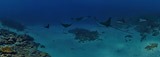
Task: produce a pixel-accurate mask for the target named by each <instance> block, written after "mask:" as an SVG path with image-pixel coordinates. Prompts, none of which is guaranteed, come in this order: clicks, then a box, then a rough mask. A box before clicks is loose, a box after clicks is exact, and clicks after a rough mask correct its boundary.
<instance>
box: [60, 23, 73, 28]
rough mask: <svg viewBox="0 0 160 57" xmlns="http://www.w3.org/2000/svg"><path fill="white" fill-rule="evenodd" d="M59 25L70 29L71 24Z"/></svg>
mask: <svg viewBox="0 0 160 57" xmlns="http://www.w3.org/2000/svg"><path fill="white" fill-rule="evenodd" d="M61 25H62V26H63V27H64V28H68V27H70V26H71V25H72V24H67V23H61Z"/></svg>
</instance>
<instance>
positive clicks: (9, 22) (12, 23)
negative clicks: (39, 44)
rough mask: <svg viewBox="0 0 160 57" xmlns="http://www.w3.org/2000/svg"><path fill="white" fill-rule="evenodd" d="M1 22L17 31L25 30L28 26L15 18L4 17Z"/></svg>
mask: <svg viewBox="0 0 160 57" xmlns="http://www.w3.org/2000/svg"><path fill="white" fill-rule="evenodd" d="M0 22H1V24H2V26H4V27H8V28H12V29H15V30H17V31H24V30H25V29H26V27H25V26H24V25H23V24H21V23H19V22H16V21H14V20H8V19H2V20H0Z"/></svg>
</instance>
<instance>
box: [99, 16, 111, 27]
mask: <svg viewBox="0 0 160 57" xmlns="http://www.w3.org/2000/svg"><path fill="white" fill-rule="evenodd" d="M99 23H100V24H101V25H103V26H105V27H110V26H111V17H109V19H108V20H106V21H104V22H99Z"/></svg>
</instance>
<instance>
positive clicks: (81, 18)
mask: <svg viewBox="0 0 160 57" xmlns="http://www.w3.org/2000/svg"><path fill="white" fill-rule="evenodd" d="M84 18H85V17H78V18H71V20H74V21H76V22H79V21H82V20H83V19H84Z"/></svg>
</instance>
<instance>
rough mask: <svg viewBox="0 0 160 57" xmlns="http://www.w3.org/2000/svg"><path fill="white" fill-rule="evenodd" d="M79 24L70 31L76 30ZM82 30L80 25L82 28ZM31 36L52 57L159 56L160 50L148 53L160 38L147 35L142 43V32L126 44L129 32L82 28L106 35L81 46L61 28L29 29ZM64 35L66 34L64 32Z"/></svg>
mask: <svg viewBox="0 0 160 57" xmlns="http://www.w3.org/2000/svg"><path fill="white" fill-rule="evenodd" d="M76 26H77V25H75V26H73V27H71V28H68V29H72V28H76ZM79 27H80V26H79ZM29 28H31V29H30V30H28V34H30V35H31V36H33V37H34V38H35V40H36V42H38V43H41V44H43V45H45V48H40V50H42V51H45V52H47V53H49V54H50V55H51V56H52V57H159V56H160V55H159V52H160V47H157V48H155V49H153V50H146V49H145V47H146V46H147V45H149V44H151V43H159V40H160V39H158V36H157V37H153V36H148V37H147V40H146V41H144V42H140V36H139V33H137V32H135V31H131V32H132V33H133V34H132V36H133V39H132V41H129V42H126V41H125V37H124V36H126V35H128V34H127V33H124V32H121V31H119V30H116V29H113V28H105V27H95V26H91V25H83V26H81V28H86V29H89V30H97V31H99V32H102V31H104V32H105V33H103V34H101V35H100V38H101V39H102V40H97V41H91V42H86V43H79V42H78V41H77V40H74V35H73V34H70V33H66V32H67V29H64V28H62V27H61V26H53V27H51V28H50V29H46V28H43V27H42V26H29ZM64 32H65V33H64Z"/></svg>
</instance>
